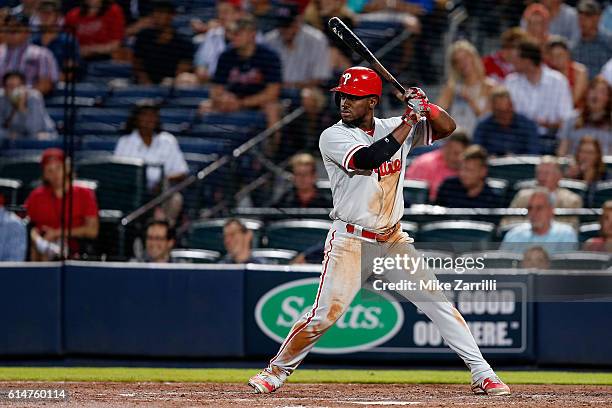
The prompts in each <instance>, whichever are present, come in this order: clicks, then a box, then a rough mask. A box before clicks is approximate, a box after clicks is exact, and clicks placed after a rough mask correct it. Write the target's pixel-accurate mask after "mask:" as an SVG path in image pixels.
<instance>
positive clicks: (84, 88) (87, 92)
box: [53, 82, 110, 99]
mask: <svg viewBox="0 0 612 408" xmlns="http://www.w3.org/2000/svg"><path fill="white" fill-rule="evenodd" d="M65 86H66V84H65V83H63V82H62V83H59V84H58V85H57V87H56V88H55V89H54V90H53V96H54V97H59V96H64V89H65ZM72 89H74V95H75V96H76V97H83V98H93V99H98V98H102V99H103V98H105V97H106V96H108V94H109V93H110V89H109V87H108V84H100V83H95V82H77V83H75V84H74V87H73V88H72ZM72 89H69V90H68V92H72Z"/></svg>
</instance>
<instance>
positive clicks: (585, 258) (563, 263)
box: [550, 252, 612, 271]
mask: <svg viewBox="0 0 612 408" xmlns="http://www.w3.org/2000/svg"><path fill="white" fill-rule="evenodd" d="M611 264H612V255H610V254H607V253H602V252H568V253H564V254H553V255H552V256H551V257H550V267H551V269H565V270H577V271H581V270H602V269H607V268H608V267H610V265H611Z"/></svg>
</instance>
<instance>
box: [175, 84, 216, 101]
mask: <svg viewBox="0 0 612 408" xmlns="http://www.w3.org/2000/svg"><path fill="white" fill-rule="evenodd" d="M208 95H209V90H208V87H204V86H202V87H197V88H175V89H173V90H172V94H171V95H170V98H171V99H170V105H173V102H174V100H175V99H177V98H196V99H199V100H200V101H201V100H202V99H207V98H208Z"/></svg>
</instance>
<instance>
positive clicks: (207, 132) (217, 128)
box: [185, 123, 253, 143]
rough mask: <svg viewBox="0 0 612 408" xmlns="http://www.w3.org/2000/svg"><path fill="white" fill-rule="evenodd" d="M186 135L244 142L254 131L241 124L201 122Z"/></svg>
mask: <svg viewBox="0 0 612 408" xmlns="http://www.w3.org/2000/svg"><path fill="white" fill-rule="evenodd" d="M185 135H186V136H190V137H197V138H206V139H223V140H228V141H232V142H235V143H244V142H246V141H247V140H248V139H249V138H250V137H251V136H253V132H252V131H251V130H250V129H245V128H242V127H240V126H233V125H211V124H207V123H199V124H196V125H194V126H193V127H192V128H191V130H189V131H188V132H186V133H185Z"/></svg>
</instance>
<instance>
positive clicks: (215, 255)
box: [170, 249, 221, 264]
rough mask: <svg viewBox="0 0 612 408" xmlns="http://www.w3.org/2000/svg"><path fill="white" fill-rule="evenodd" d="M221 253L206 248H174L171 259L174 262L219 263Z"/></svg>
mask: <svg viewBox="0 0 612 408" xmlns="http://www.w3.org/2000/svg"><path fill="white" fill-rule="evenodd" d="M220 257H221V254H220V253H219V252H217V251H209V250H206V249H173V250H172V251H171V252H170V259H172V262H174V263H195V264H210V263H217V262H218V261H219V258H220Z"/></svg>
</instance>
